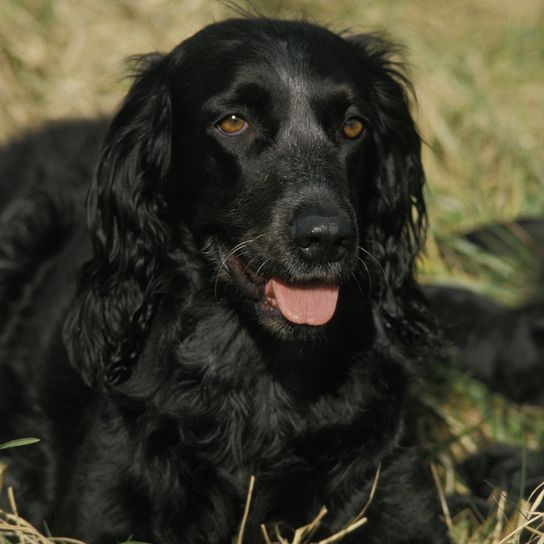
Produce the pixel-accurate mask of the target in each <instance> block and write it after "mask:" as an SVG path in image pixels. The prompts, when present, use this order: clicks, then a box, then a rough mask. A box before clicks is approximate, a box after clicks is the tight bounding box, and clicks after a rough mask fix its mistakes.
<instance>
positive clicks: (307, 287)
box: [264, 279, 340, 325]
mask: <svg viewBox="0 0 544 544" xmlns="http://www.w3.org/2000/svg"><path fill="white" fill-rule="evenodd" d="M339 290H340V288H339V287H338V286H337V285H326V284H324V283H307V284H304V285H290V284H288V283H283V282H282V281H280V280H274V279H272V280H270V281H268V282H267V284H266V285H265V288H264V294H265V297H266V300H267V302H268V303H269V304H270V305H272V306H273V307H275V308H279V310H280V312H281V313H282V315H283V317H285V319H287V320H288V321H291V323H296V324H297V325H324V324H325V323H327V322H328V321H330V320H331V318H332V316H333V315H334V311H335V310H336V303H337V302H338V291H339Z"/></svg>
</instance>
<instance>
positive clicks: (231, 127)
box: [216, 113, 249, 136]
mask: <svg viewBox="0 0 544 544" xmlns="http://www.w3.org/2000/svg"><path fill="white" fill-rule="evenodd" d="M216 126H217V128H218V129H219V131H220V132H222V133H223V134H225V135H227V136H238V134H242V132H244V131H245V130H246V129H247V127H248V126H249V125H248V124H247V121H246V120H245V119H244V118H243V117H240V116H239V115H236V114H234V113H232V114H230V115H227V116H226V117H225V118H224V119H222V120H221V121H219V123H217V125H216Z"/></svg>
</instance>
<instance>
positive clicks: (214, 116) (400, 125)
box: [86, 19, 425, 359]
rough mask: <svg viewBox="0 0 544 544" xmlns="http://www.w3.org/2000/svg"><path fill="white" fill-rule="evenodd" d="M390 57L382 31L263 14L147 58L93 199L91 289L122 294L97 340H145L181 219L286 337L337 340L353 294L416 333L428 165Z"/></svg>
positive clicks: (246, 303) (219, 272)
mask: <svg viewBox="0 0 544 544" xmlns="http://www.w3.org/2000/svg"><path fill="white" fill-rule="evenodd" d="M390 54H391V50H390V46H389V45H388V44H387V43H385V42H383V41H382V40H381V39H380V38H377V37H375V36H372V35H363V36H358V37H354V38H343V37H340V36H338V35H336V34H334V33H332V32H329V31H328V30H326V29H323V28H321V27H318V26H315V25H311V24H308V23H302V22H286V21H283V22H282V21H271V20H265V19H248V20H230V21H225V22H222V23H217V24H214V25H211V26H209V27H207V28H205V29H204V30H202V31H201V32H199V33H197V34H195V35H194V36H193V37H191V38H189V39H188V40H186V41H185V42H183V43H181V44H180V45H179V46H178V47H177V48H176V49H174V50H173V51H172V52H171V53H169V54H168V55H164V56H155V57H153V58H152V59H149V58H148V60H147V61H146V65H145V66H144V68H143V69H142V71H141V73H140V75H139V76H138V78H137V79H136V81H135V83H134V85H133V86H132V88H131V90H130V92H129V94H128V96H127V98H126V99H125V102H124V104H123V106H122V107H121V110H120V111H119V113H118V115H117V116H116V118H115V119H114V120H113V122H112V125H111V127H110V132H109V134H108V136H107V138H106V142H105V145H104V149H103V153H102V157H101V161H100V164H99V168H98V172H97V177H96V181H95V184H94V186H93V188H92V190H91V194H90V199H89V203H90V206H89V214H90V221H91V234H92V237H93V244H94V252H95V260H94V264H92V265H91V267H90V268H91V273H90V274H88V276H87V277H88V279H87V280H86V281H87V282H88V285H89V286H91V287H90V288H89V289H90V290H89V293H91V291H92V290H93V289H94V290H96V291H102V292H103V291H104V290H105V289H104V285H106V286H107V287H111V289H113V290H115V289H117V288H118V289H120V290H121V291H123V293H122V294H121V296H120V297H119V300H120V301H121V302H120V303H119V304H120V306H122V307H119V308H116V309H114V310H112V312H111V313H112V316H115V320H114V321H115V324H111V325H112V326H111V327H110V328H111V331H108V332H107V334H105V339H104V340H102V339H100V341H99V342H97V343H96V344H97V345H104V346H106V347H104V351H108V350H109V349H110V348H108V347H107V345H108V343H109V344H112V345H115V344H117V345H119V340H118V339H117V340H115V339H114V338H113V337H114V336H118V335H119V334H120V335H121V336H123V335H125V336H127V335H129V336H130V335H133V336H134V337H136V336H137V335H139V337H140V338H142V337H145V334H146V327H147V323H148V322H149V319H150V316H151V314H152V312H151V310H150V308H151V307H152V305H153V304H154V303H155V301H154V299H153V297H154V290H155V287H154V285H155V281H156V279H157V276H159V275H160V273H161V270H162V269H163V267H164V262H165V256H166V255H167V254H168V253H171V252H172V251H175V250H176V248H178V249H180V248H181V246H180V243H181V242H180V240H179V239H177V238H176V232H179V229H178V227H179V226H180V225H183V226H184V227H186V230H188V231H190V233H191V235H192V237H193V238H194V241H195V242H196V246H197V247H198V249H199V251H200V253H201V255H202V258H203V259H204V260H205V262H206V263H207V267H206V270H207V278H206V280H205V283H207V288H208V289H210V292H211V293H214V292H215V294H216V295H219V294H222V295H223V296H225V297H226V299H227V300H229V301H230V303H231V304H234V306H235V307H236V309H237V310H238V311H242V312H243V313H245V314H246V315H249V316H250V317H251V319H252V320H253V321H255V322H256V323H257V324H258V325H259V326H260V327H263V328H264V329H266V330H268V331H272V332H273V333H274V334H278V335H280V336H282V337H283V338H286V337H288V336H289V337H293V335H299V336H298V337H299V338H301V339H304V338H308V337H315V336H316V335H321V334H324V335H326V334H327V330H328V329H329V325H330V324H331V323H333V322H334V321H335V319H336V320H337V319H338V315H339V310H338V308H340V307H342V305H343V304H344V305H346V304H347V305H350V304H351V305H353V304H354V301H353V300H351V298H353V297H352V295H351V294H350V295H349V296H346V291H347V289H348V286H349V287H350V289H355V291H356V292H357V289H358V290H360V291H361V293H360V298H359V299H358V304H359V305H361V304H362V303H363V300H364V304H368V305H372V304H378V303H379V304H380V305H381V306H380V307H381V308H382V310H380V311H383V312H384V314H387V315H388V316H389V317H388V319H389V318H390V319H392V320H394V319H399V320H404V323H405V324H406V327H407V328H408V329H409V328H410V327H412V324H411V323H410V318H409V317H407V316H406V315H405V309H406V308H408V307H409V306H410V304H411V302H410V301H409V300H408V299H407V298H406V297H405V296H404V295H401V292H407V290H406V289H405V287H406V285H407V284H409V283H410V282H411V280H412V269H413V262H414V258H415V256H416V254H417V251H418V248H419V244H420V240H421V234H422V232H421V231H422V226H423V219H424V216H425V209H424V204H423V199H422V195H421V189H422V184H423V172H422V168H421V162H420V140H419V137H418V134H417V131H416V129H415V126H414V123H413V120H412V117H411V115H410V112H409V108H408V101H407V98H406V86H407V82H406V80H405V79H404V76H403V75H402V72H401V70H400V69H399V67H398V65H396V64H395V63H394V62H392V61H391V60H390ZM176 229H178V230H176ZM181 249H182V248H181ZM93 275H94V276H93ZM99 278H101V279H99ZM121 278H123V280H122V281H124V283H122V281H121ZM127 279H128V280H127ZM93 282H96V286H95V287H92V285H93ZM99 284H100V285H99ZM115 285H117V287H115ZM354 285H356V286H357V287H354ZM351 292H353V291H351ZM93 296H94V295H93ZM100 296H101V295H100ZM358 296H359V295H358ZM125 302H126V304H125ZM382 302H386V304H385V303H384V304H382ZM106 303H107V304H113V302H112V301H111V299H108V300H106V298H104V304H106ZM119 304H118V305H119ZM108 307H109V306H108ZM142 316H147V317H146V318H145V319H144V318H143V317H142ZM134 323H136V325H134ZM144 324H145V326H144ZM414 327H417V323H415V324H414ZM132 329H136V330H135V331H134V330H132ZM138 329H141V330H140V331H138ZM123 331H125V332H123ZM127 331H128V332H127ZM110 337H111V338H110ZM125 344H126V345H127V346H128V345H130V344H129V343H127V342H125ZM127 349H128V348H127ZM93 350H94V348H93ZM93 350H91V351H93ZM133 352H134V350H133ZM93 357H95V358H97V359H104V355H97V354H95V355H93ZM118 357H119V358H122V357H123V355H122V354H119V355H118Z"/></svg>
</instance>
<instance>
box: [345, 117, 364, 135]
mask: <svg viewBox="0 0 544 544" xmlns="http://www.w3.org/2000/svg"><path fill="white" fill-rule="evenodd" d="M364 130H365V125H364V124H363V121H362V119H360V118H359V117H350V118H349V119H346V120H345V121H344V126H343V127H342V134H343V135H344V136H345V137H346V138H348V139H349V140H354V139H355V138H358V137H359V136H360V135H361V134H362V133H363V132H364Z"/></svg>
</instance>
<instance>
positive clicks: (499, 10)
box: [0, 0, 544, 543]
mask: <svg viewBox="0 0 544 544" xmlns="http://www.w3.org/2000/svg"><path fill="white" fill-rule="evenodd" d="M253 5H254V6H255V7H256V8H258V9H260V10H262V11H263V12H264V13H266V14H268V15H272V16H279V17H288V16H295V17H298V16H301V15H304V16H306V17H307V18H309V19H310V20H315V21H317V22H320V23H323V24H327V25H329V26H330V27H331V28H332V29H333V30H343V29H345V28H351V29H352V30H353V31H354V32H363V31H367V30H372V31H375V30H378V31H385V32H387V34H388V35H390V36H391V37H392V38H393V39H395V40H397V41H400V42H401V43H403V44H405V45H406V46H407V47H408V51H409V52H408V60H409V62H410V65H411V74H412V79H413V81H414V84H415V88H416V91H417V95H418V106H417V108H416V110H415V114H416V116H417V118H418V122H419V125H420V128H421V131H422V134H423V137H424V139H425V141H426V143H427V146H426V147H425V150H424V161H425V166H426V171H427V175H428V182H429V183H428V185H429V188H428V191H427V198H428V203H429V212H430V220H431V229H430V233H429V242H428V244H427V250H426V256H425V257H424V259H423V260H422V263H421V267H420V276H421V279H422V280H424V281H441V282H444V281H449V282H456V283H461V284H464V285H469V286H471V287H472V288H474V289H476V290H478V291H480V292H483V293H486V294H488V295H489V296H492V297H495V298H498V299H499V300H502V301H505V302H508V303H516V302H517V301H519V300H521V299H522V298H523V297H526V296H527V294H528V292H529V289H528V280H527V278H528V275H527V272H528V268H529V267H530V263H528V262H519V261H515V260H508V259H488V258H485V257H484V256H483V255H481V254H479V253H478V252H474V251H473V250H471V249H467V248H466V247H463V244H462V242H460V239H459V237H458V234H459V233H462V232H464V231H466V230H468V229H471V228H473V227H476V226H479V225H482V224H486V223H489V222H493V221H503V220H510V219H513V218H515V217H520V216H542V215H544V1H543V0H524V1H523V2H520V1H519V0H479V1H478V2H475V1H474V0H449V1H447V2H437V1H436V0H383V1H378V0H311V1H310V0H308V1H300V0H299V1H295V0H283V1H277V0H267V1H265V0H256V1H254V2H253ZM229 15H232V10H230V9H229V8H228V7H227V6H225V5H224V4H221V3H217V2H209V1H204V0H178V1H169V0H132V1H131V0H116V1H114V0H111V1H110V0H92V1H90V0H89V1H83V0H56V1H55V0H0V140H5V139H7V138H9V137H10V136H13V135H15V134H17V133H20V132H21V131H24V130H25V129H26V128H28V127H34V126H36V125H38V124H40V123H42V122H44V121H47V120H51V119H61V118H66V117H87V116H92V115H95V114H97V113H108V112H111V111H113V109H114V108H115V106H116V104H117V103H118V102H119V101H120V99H121V98H122V96H123V94H124V92H125V91H126V89H127V86H128V84H129V82H128V80H127V79H126V78H124V77H123V76H124V75H125V74H126V73H127V69H126V64H125V58H126V57H128V56H130V55H133V54H135V53H143V52H148V51H151V50H169V49H171V48H172V47H173V46H174V45H175V44H177V43H178V42H179V41H181V40H182V39H183V38H185V37H187V36H189V35H191V34H192V33H194V32H195V31H197V30H198V29H200V28H201V27H202V26H203V25H205V24H207V23H210V22H212V21H213V20H218V19H222V18H224V17H225V16H229ZM439 248H441V251H439ZM448 248H449V249H456V251H455V252H452V251H448ZM444 250H445V251H444ZM445 254H446V255H448V257H444V255H445ZM448 382H449V383H448V387H447V388H444V389H443V390H439V391H436V393H435V395H434V396H433V395H431V397H430V398H429V399H428V400H426V403H427V404H428V406H429V407H430V413H433V414H434V416H429V421H428V422H427V423H428V424H427V425H426V426H427V427H429V428H430V430H427V431H426V432H427V434H429V435H430V436H432V437H434V438H435V439H436V437H438V438H439V442H438V449H437V450H436V451H435V460H436V462H437V463H438V464H439V465H440V466H441V467H443V468H442V470H441V474H442V475H443V476H444V478H445V481H446V482H447V483H446V488H447V489H446V490H447V491H451V490H453V489H454V488H457V485H458V484H457V482H456V480H455V474H454V472H452V471H451V470H450V471H449V472H448V470H447V467H449V466H450V465H451V460H452V459H455V458H460V457H462V456H463V455H466V454H467V453H469V452H471V451H475V450H476V449H477V448H478V447H479V446H480V445H482V444H483V443H486V442H489V441H495V440H498V441H503V442H504V441H506V442H510V443H515V444H521V443H524V444H527V445H529V446H537V445H539V444H540V445H544V415H543V413H542V412H541V411H539V410H537V409H534V408H528V407H523V408H520V407H515V406H511V405H509V404H507V403H506V402H504V401H503V400H502V399H501V398H499V397H497V396H494V395H490V394H489V393H488V392H487V391H486V390H485V388H484V387H482V386H480V385H478V384H476V383H475V382H472V381H471V380H469V379H467V378H465V377H462V376H457V375H455V376H449V377H448ZM440 439H441V440H442V442H440ZM441 444H442V445H443V447H441ZM495 528H496V526H495ZM475 530H476V529H475V525H474V524H470V523H468V524H467V523H465V522H464V521H462V522H456V524H455V535H456V539H457V541H458V542H463V543H468V542H475V543H476V542H478V543H479V542H483V541H484V536H485V535H484V533H485V531H487V529H484V530H481V529H480V532H474V531H475ZM482 531H483V532H482ZM503 534H504V532H503ZM470 535H472V536H470ZM483 535H484V536H483ZM493 538H495V540H488V542H499V541H500V540H499V539H497V538H496V537H493Z"/></svg>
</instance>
